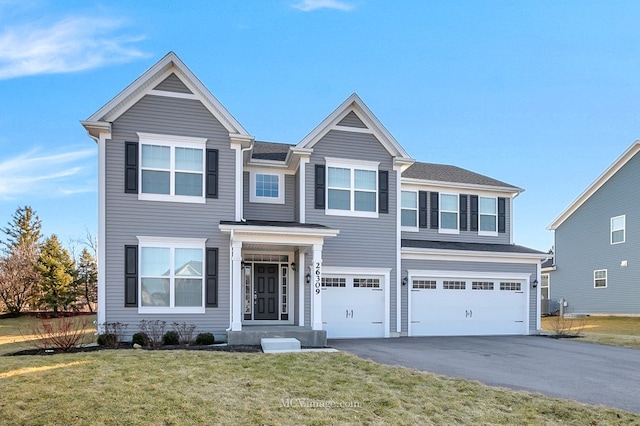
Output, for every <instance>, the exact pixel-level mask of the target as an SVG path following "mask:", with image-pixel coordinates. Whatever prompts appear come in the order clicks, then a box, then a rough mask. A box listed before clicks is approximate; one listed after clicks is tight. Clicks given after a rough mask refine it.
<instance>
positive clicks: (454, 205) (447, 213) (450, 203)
mask: <svg viewBox="0 0 640 426" xmlns="http://www.w3.org/2000/svg"><path fill="white" fill-rule="evenodd" d="M440 232H441V233H449V234H457V233H458V232H459V228H458V195H457V194H443V193H441V194H440Z"/></svg>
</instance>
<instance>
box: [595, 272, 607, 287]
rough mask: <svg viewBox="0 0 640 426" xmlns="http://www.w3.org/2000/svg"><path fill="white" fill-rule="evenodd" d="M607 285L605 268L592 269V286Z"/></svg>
mask: <svg viewBox="0 0 640 426" xmlns="http://www.w3.org/2000/svg"><path fill="white" fill-rule="evenodd" d="M606 286H607V270H606V269H596V270H595V271H593V287H594V288H605V287H606Z"/></svg>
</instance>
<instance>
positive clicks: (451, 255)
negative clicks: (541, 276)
mask: <svg viewBox="0 0 640 426" xmlns="http://www.w3.org/2000/svg"><path fill="white" fill-rule="evenodd" d="M548 257H549V255H548V254H543V253H540V254H536V253H508V252H492V251H487V252H483V251H468V250H443V249H426V248H414V247H403V248H402V259H407V260H423V259H433V260H450V261H460V260H465V261H470V262H473V261H475V262H493V263H534V264H535V263H540V261H545V260H546V259H548Z"/></svg>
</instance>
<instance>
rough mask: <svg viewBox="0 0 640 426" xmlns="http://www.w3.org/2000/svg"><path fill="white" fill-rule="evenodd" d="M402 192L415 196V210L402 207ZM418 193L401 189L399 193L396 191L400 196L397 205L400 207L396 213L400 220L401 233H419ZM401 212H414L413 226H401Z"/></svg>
mask: <svg viewBox="0 0 640 426" xmlns="http://www.w3.org/2000/svg"><path fill="white" fill-rule="evenodd" d="M403 192H410V193H412V194H414V195H415V196H416V207H415V208H411V209H410V208H405V207H402V193H403ZM418 192H419V191H416V190H407V189H401V190H400V191H398V193H399V194H400V202H399V203H398V204H399V205H400V209H399V211H398V215H399V218H400V227H401V231H404V232H419V231H420V228H419V227H418V221H419V220H420V218H419V215H420V209H419V207H420V206H419V200H418V197H419V195H418ZM402 210H413V211H415V212H416V224H415V226H406V225H402Z"/></svg>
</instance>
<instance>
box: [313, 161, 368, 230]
mask: <svg viewBox="0 0 640 426" xmlns="http://www.w3.org/2000/svg"><path fill="white" fill-rule="evenodd" d="M379 165H380V163H379V162H377V161H364V160H350V159H345V158H331V157H325V167H326V185H325V200H326V208H325V214H326V215H327V216H352V217H369V218H377V217H378V213H379V208H380V206H378V198H379V190H380V188H378V180H379V177H378V172H379V170H378V167H379ZM330 168H334V169H337V168H339V169H348V170H349V179H350V183H349V185H350V186H349V188H348V189H347V188H332V187H330V186H329V169H330ZM356 170H362V171H368V172H374V173H375V175H376V176H375V185H376V188H375V190H368V189H356V187H355V181H356V177H355V175H356ZM330 190H337V191H347V190H348V191H349V203H350V205H349V210H341V209H332V208H330V207H329V191H330ZM356 192H366V193H373V194H375V195H374V201H375V211H361V210H356V200H355V199H356V196H355V194H356Z"/></svg>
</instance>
